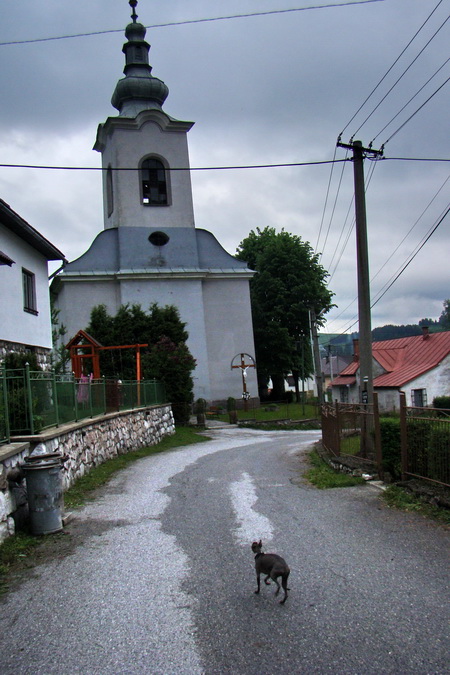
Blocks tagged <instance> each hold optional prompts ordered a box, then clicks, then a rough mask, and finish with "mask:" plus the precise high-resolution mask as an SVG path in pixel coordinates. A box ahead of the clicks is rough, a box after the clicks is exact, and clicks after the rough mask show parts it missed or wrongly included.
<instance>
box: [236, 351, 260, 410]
mask: <svg viewBox="0 0 450 675" xmlns="http://www.w3.org/2000/svg"><path fill="white" fill-rule="evenodd" d="M239 358H240V360H241V362H240V363H236V359H239ZM246 359H247V361H248V363H247V362H246ZM231 368H232V369H233V368H240V369H241V374H242V398H243V400H244V410H245V411H247V410H248V399H249V398H250V394H249V392H248V391H247V370H248V369H249V368H256V364H255V359H254V358H253V356H250V354H245V353H241V354H236V356H234V357H233V359H232V361H231Z"/></svg>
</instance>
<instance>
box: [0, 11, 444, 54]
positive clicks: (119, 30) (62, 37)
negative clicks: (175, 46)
mask: <svg viewBox="0 0 450 675" xmlns="http://www.w3.org/2000/svg"><path fill="white" fill-rule="evenodd" d="M372 2H384V0H349V1H348V2H340V3H336V2H333V3H327V4H325V5H311V6H309V7H293V8H290V9H273V10H269V11H266V12H248V13H246V14H230V15H228V16H214V17H209V18H205V19H185V20H184V21H170V22H167V23H156V24H153V25H150V26H145V28H147V29H150V28H152V29H153V28H168V27H170V26H186V25H189V24H196V23H211V22H213V21H229V20H232V19H248V18H250V17H254V16H270V15H273V14H287V13H293V12H306V11H309V10H313V9H331V8H334V7H348V6H349V5H367V4H369V3H372ZM441 2H442V0H441ZM108 33H123V28H113V29H111V30H98V31H92V32H89V33H73V34H70V35H58V36H55V37H47V38H35V39H32V40H12V41H10V42H0V47H6V46H10V45H23V44H32V43H35V42H51V41H53V40H69V39H72V38H79V37H92V36H94V35H106V34H108Z"/></svg>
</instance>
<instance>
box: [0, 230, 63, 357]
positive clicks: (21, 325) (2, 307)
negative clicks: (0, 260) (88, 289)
mask: <svg viewBox="0 0 450 675" xmlns="http://www.w3.org/2000/svg"><path fill="white" fill-rule="evenodd" d="M0 250H2V251H3V252H4V253H6V255H8V256H9V257H10V258H11V259H12V260H14V263H15V264H14V265H12V266H11V267H9V266H8V265H0V317H1V323H0V339H2V340H6V341H8V342H14V343H20V344H26V345H33V346H36V347H43V348H45V349H50V348H51V346H52V334H51V322H50V295H49V288H48V266H47V259H46V258H45V257H44V256H43V255H42V254H41V253H38V252H37V251H36V250H35V249H34V248H33V247H32V246H30V245H29V244H27V243H26V242H25V241H24V240H23V239H22V238H20V237H18V236H16V235H15V234H14V233H13V232H11V231H10V230H9V229H7V228H5V227H3V226H1V225H0ZM22 267H23V268H25V269H26V270H28V271H29V272H32V273H33V274H34V275H35V284H36V303H37V311H38V314H37V315H35V314H31V313H29V312H25V311H24V309H23V282H22Z"/></svg>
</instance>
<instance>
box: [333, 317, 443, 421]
mask: <svg viewBox="0 0 450 675" xmlns="http://www.w3.org/2000/svg"><path fill="white" fill-rule="evenodd" d="M372 358H373V388H374V391H376V392H377V393H378V404H379V407H380V410H382V411H387V410H394V409H396V408H398V407H399V392H401V391H402V392H404V393H405V394H406V404H407V405H408V406H417V407H426V406H428V405H431V404H432V402H433V399H434V398H435V397H436V396H450V331H444V332H442V333H430V332H429V331H428V328H427V327H426V326H424V327H423V330H422V335H415V336H413V337H405V338H398V339H396V340H384V341H382V342H373V343H372ZM359 387H360V383H359V351H358V341H357V340H355V341H354V355H353V361H352V362H351V363H350V364H349V365H348V366H347V367H346V368H344V370H342V371H341V372H340V373H339V375H338V376H337V377H336V378H334V380H333V382H332V392H333V400H337V401H339V402H341V403H358V402H359Z"/></svg>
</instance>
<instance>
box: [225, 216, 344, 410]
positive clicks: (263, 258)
mask: <svg viewBox="0 0 450 675" xmlns="http://www.w3.org/2000/svg"><path fill="white" fill-rule="evenodd" d="M237 257H238V258H239V259H240V260H245V261H246V262H247V263H248V265H249V267H251V268H252V269H254V270H256V272H257V274H256V275H255V276H254V277H253V279H252V281H251V283H250V293H251V303H252V315H253V329H254V336H255V350H256V363H257V367H258V379H259V387H260V391H261V389H262V388H263V387H265V386H267V382H268V379H269V377H271V378H272V383H273V385H274V395H275V396H276V397H278V396H281V395H282V394H283V393H284V376H285V375H286V374H287V373H289V372H292V373H293V374H294V376H295V375H296V374H300V375H301V371H302V366H304V373H303V375H304V377H306V376H307V375H308V374H310V373H311V372H312V369H313V368H312V357H311V350H310V346H309V331H310V323H309V312H310V310H314V312H315V313H316V315H317V316H320V322H321V323H322V322H323V317H324V314H325V313H326V312H328V311H329V310H330V309H331V307H332V303H331V298H332V295H333V294H332V293H331V291H329V290H328V289H327V287H326V279H327V276H328V273H327V272H326V271H325V270H324V268H323V267H322V266H321V265H320V264H319V260H318V256H317V255H314V252H313V250H312V248H311V246H310V244H309V243H308V242H305V241H303V240H302V239H301V237H298V236H297V235H293V234H289V233H288V232H285V231H284V230H282V231H281V232H276V230H275V228H272V227H266V228H265V229H264V230H260V229H259V228H257V229H256V232H255V231H253V230H252V231H251V232H250V234H249V235H248V237H246V238H245V239H244V240H243V241H242V242H241V243H240V244H239V247H238V250H237ZM302 345H303V348H302ZM302 356H303V358H302Z"/></svg>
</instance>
